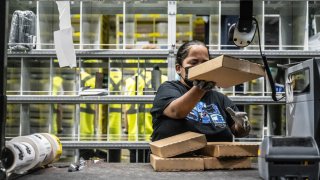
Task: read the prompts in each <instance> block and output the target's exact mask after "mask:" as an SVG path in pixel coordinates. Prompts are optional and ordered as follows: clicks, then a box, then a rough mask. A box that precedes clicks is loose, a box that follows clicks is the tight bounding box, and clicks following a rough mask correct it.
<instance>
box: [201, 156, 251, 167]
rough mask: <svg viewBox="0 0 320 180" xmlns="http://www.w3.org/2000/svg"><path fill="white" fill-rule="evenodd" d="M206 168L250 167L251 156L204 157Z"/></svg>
mask: <svg viewBox="0 0 320 180" xmlns="http://www.w3.org/2000/svg"><path fill="white" fill-rule="evenodd" d="M203 162H204V169H248V168H251V159H250V158H249V157H236V158H235V157H232V158H216V157H204V158H203Z"/></svg>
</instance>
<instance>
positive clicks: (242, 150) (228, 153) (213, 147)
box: [201, 142, 260, 157]
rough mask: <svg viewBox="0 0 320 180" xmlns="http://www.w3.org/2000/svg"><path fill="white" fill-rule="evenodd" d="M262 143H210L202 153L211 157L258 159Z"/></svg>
mask: <svg viewBox="0 0 320 180" xmlns="http://www.w3.org/2000/svg"><path fill="white" fill-rule="evenodd" d="M259 144H260V143H252V142H208V143H207V145H206V147H205V148H203V149H201V153H202V154H203V155H206V156H211V157H257V156H258V149H259Z"/></svg>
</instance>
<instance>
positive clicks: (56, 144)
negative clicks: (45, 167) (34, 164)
mask: <svg viewBox="0 0 320 180" xmlns="http://www.w3.org/2000/svg"><path fill="white" fill-rule="evenodd" d="M41 135H43V136H44V137H45V138H47V139H48V140H49V142H50V144H51V147H52V151H51V153H50V155H49V156H48V162H47V163H48V164H49V163H53V162H55V161H57V160H59V158H60V156H61V154H62V144H61V142H60V140H59V138H58V137H57V136H55V135H53V134H49V133H41Z"/></svg>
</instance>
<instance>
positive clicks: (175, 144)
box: [150, 132, 207, 158]
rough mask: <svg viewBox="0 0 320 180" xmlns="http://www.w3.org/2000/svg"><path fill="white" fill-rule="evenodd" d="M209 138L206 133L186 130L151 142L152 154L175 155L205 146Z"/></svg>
mask: <svg viewBox="0 0 320 180" xmlns="http://www.w3.org/2000/svg"><path fill="white" fill-rule="evenodd" d="M206 144H207V140H206V137H205V135H204V134H199V133H195V132H185V133H182V134H178V135H175V136H171V137H168V138H165V139H161V140H159V141H154V142H151V143H150V149H151V152H152V154H154V155H157V156H159V157H162V158H168V157H174V156H177V155H180V154H184V153H187V152H191V151H195V150H198V149H201V148H203V147H205V146H206Z"/></svg>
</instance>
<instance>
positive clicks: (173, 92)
mask: <svg viewBox="0 0 320 180" xmlns="http://www.w3.org/2000/svg"><path fill="white" fill-rule="evenodd" d="M188 90H189V89H188V88H187V87H186V86H184V85H183V84H182V83H181V82H180V81H167V82H165V83H163V84H161V86H160V87H159V89H158V92H157V94H156V97H155V99H154V101H153V107H152V109H151V115H152V119H153V120H152V122H153V134H152V141H156V140H160V139H163V138H166V137H170V136H173V135H177V134H180V133H183V132H186V131H193V132H198V133H202V134H205V135H206V138H207V141H232V138H233V136H232V133H231V131H230V128H229V127H231V125H233V120H232V119H231V116H230V115H229V114H228V113H227V112H226V110H225V109H226V108H227V107H231V108H232V109H234V110H236V111H238V108H237V107H236V106H235V105H234V104H233V103H232V101H231V100H230V99H229V98H228V97H227V96H225V95H224V94H222V93H220V92H217V91H214V90H212V91H208V92H207V93H206V94H205V95H204V96H203V97H202V99H201V100H200V101H199V102H198V103H197V105H196V106H195V107H194V108H193V110H192V111H191V112H190V113H189V114H188V115H187V117H185V118H184V119H172V118H170V117H167V116H165V115H164V114H163V111H164V109H165V108H166V107H167V106H168V105H169V104H170V103H171V102H172V101H173V100H175V99H177V98H179V97H181V96H182V95H183V94H185V93H186V92H187V91H188Z"/></svg>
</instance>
